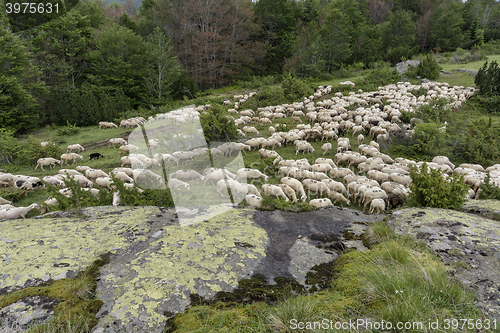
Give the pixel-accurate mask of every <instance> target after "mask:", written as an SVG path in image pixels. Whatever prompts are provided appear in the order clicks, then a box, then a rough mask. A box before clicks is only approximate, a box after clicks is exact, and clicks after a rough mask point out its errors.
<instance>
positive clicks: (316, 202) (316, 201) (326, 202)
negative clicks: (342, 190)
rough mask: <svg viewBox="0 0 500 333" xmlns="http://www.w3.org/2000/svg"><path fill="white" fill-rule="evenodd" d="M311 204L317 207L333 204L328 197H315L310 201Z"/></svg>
mask: <svg viewBox="0 0 500 333" xmlns="http://www.w3.org/2000/svg"><path fill="white" fill-rule="evenodd" d="M309 205H311V206H312V207H314V208H316V209H319V208H324V207H332V206H333V204H332V202H331V200H330V199H328V198H323V199H313V200H311V201H309Z"/></svg>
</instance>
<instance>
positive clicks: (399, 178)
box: [389, 173, 411, 186]
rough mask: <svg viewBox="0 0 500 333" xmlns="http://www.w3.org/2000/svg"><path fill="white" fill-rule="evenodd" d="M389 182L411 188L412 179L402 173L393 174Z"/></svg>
mask: <svg viewBox="0 0 500 333" xmlns="http://www.w3.org/2000/svg"><path fill="white" fill-rule="evenodd" d="M389 180H390V181H393V182H395V183H398V184H401V185H404V186H409V185H410V183H411V177H410V176H407V175H403V174H401V173H392V174H390V175H389Z"/></svg>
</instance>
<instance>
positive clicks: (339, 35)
mask: <svg viewBox="0 0 500 333" xmlns="http://www.w3.org/2000/svg"><path fill="white" fill-rule="evenodd" d="M347 26H348V22H347V19H346V17H345V16H344V15H343V13H342V12H341V11H340V10H338V9H335V8H334V9H332V10H331V12H330V14H329V15H328V16H327V17H326V19H325V21H324V24H323V26H322V27H321V33H320V35H321V37H320V38H321V41H322V49H323V54H324V57H323V59H324V60H325V71H326V72H327V73H330V71H331V70H333V69H336V68H339V67H340V65H341V64H342V63H343V62H345V61H347V60H348V59H349V56H350V55H351V49H350V41H351V36H350V35H349V32H348V27H347Z"/></svg>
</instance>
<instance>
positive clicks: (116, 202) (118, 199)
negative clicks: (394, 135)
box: [113, 191, 121, 206]
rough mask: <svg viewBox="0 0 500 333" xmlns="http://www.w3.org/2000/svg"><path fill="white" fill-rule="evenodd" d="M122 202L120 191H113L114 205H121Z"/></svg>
mask: <svg viewBox="0 0 500 333" xmlns="http://www.w3.org/2000/svg"><path fill="white" fill-rule="evenodd" d="M120 202H121V197H120V191H116V192H115V193H113V206H118V205H120Z"/></svg>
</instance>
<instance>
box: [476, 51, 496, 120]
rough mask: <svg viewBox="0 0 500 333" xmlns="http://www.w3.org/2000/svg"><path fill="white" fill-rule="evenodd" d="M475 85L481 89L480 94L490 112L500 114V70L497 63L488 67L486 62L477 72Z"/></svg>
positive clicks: (494, 62)
mask: <svg viewBox="0 0 500 333" xmlns="http://www.w3.org/2000/svg"><path fill="white" fill-rule="evenodd" d="M474 83H475V84H476V86H478V87H479V94H480V95H481V97H482V98H483V99H482V102H483V104H485V105H486V106H487V107H488V111H489V112H500V103H498V96H499V95H500V68H498V64H497V62H496V61H493V62H492V63H491V64H490V66H489V67H488V62H487V61H486V62H485V63H484V65H483V67H481V68H480V69H479V71H478V72H477V75H476V77H475V78H474Z"/></svg>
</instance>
